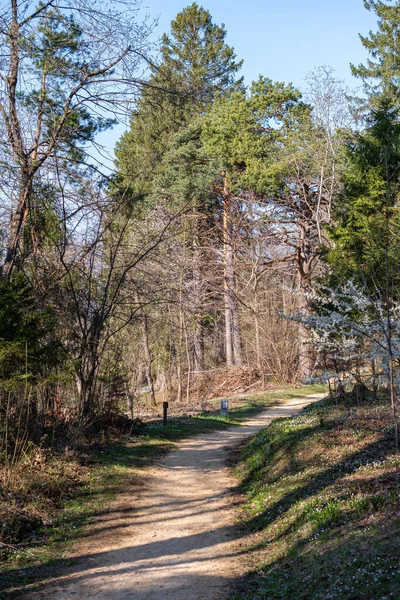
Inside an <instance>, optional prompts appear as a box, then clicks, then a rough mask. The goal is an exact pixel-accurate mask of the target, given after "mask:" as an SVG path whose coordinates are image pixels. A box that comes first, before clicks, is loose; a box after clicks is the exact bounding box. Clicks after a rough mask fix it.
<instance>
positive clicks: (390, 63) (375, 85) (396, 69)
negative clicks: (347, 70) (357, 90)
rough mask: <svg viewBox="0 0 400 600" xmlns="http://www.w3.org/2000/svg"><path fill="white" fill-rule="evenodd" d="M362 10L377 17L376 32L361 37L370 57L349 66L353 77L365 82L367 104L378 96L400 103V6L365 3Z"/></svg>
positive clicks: (390, 1) (390, 0)
mask: <svg viewBox="0 0 400 600" xmlns="http://www.w3.org/2000/svg"><path fill="white" fill-rule="evenodd" d="M364 6H365V8H366V9H367V10H370V11H373V12H374V13H375V14H376V15H377V17H378V31H377V32H376V33H373V32H370V33H369V36H362V35H360V39H361V43H362V45H363V46H364V48H366V49H367V50H368V52H369V54H370V55H371V58H369V59H368V60H367V62H366V64H365V65H364V64H360V65H358V66H355V65H351V70H352V73H353V75H355V76H356V77H359V78H360V79H362V80H363V82H364V87H365V91H366V92H367V94H368V96H369V99H370V101H372V102H374V99H376V97H377V96H379V95H384V96H385V97H387V98H391V99H392V100H393V102H395V103H398V102H399V101H400V2H399V0H386V1H382V0H365V1H364Z"/></svg>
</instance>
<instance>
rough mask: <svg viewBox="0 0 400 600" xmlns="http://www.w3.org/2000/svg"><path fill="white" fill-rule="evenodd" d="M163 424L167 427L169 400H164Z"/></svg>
mask: <svg viewBox="0 0 400 600" xmlns="http://www.w3.org/2000/svg"><path fill="white" fill-rule="evenodd" d="M162 406H163V425H164V427H165V425H166V424H167V420H168V415H167V412H168V402H163V405H162Z"/></svg>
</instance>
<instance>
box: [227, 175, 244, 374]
mask: <svg viewBox="0 0 400 600" xmlns="http://www.w3.org/2000/svg"><path fill="white" fill-rule="evenodd" d="M231 203H232V197H231V194H230V193H229V190H228V188H227V182H226V180H225V183H224V205H223V210H224V212H223V243H224V304H225V345H226V363H227V365H228V366H232V365H242V364H243V352H242V342H241V334H240V319H239V309H238V302H237V297H236V293H235V292H236V285H235V268H234V246H233V231H232V206H231Z"/></svg>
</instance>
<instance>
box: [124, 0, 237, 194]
mask: <svg viewBox="0 0 400 600" xmlns="http://www.w3.org/2000/svg"><path fill="white" fill-rule="evenodd" d="M225 37H226V31H225V29H224V28H223V27H220V26H218V25H215V24H214V23H213V22H212V19H211V15H210V13H209V12H208V11H206V10H204V9H203V8H201V7H199V6H198V5H197V4H196V3H194V4H192V5H191V6H189V7H187V8H185V9H183V11H181V12H180V13H179V14H178V15H177V16H176V18H175V20H173V21H172V23H171V34H170V35H169V36H168V35H164V36H163V38H162V44H161V49H160V54H161V61H160V64H158V65H154V66H153V67H152V68H151V76H150V79H149V81H148V84H147V85H146V86H145V87H144V90H143V93H142V96H141V98H140V100H139V102H138V104H137V107H136V109H135V110H134V112H133V113H132V117H131V123H130V129H129V131H128V132H127V133H125V134H124V135H123V136H122V138H121V140H120V141H119V143H118V144H117V148H116V157H117V170H118V173H119V175H120V178H121V183H122V185H125V186H129V187H130V188H131V189H132V191H133V192H136V193H137V192H140V193H142V192H143V191H144V192H148V191H150V190H151V189H152V182H153V180H154V175H157V174H159V173H160V172H161V173H162V172H163V166H162V160H163V158H164V155H165V153H166V152H167V151H168V150H169V148H170V144H171V139H172V138H173V136H174V135H175V134H176V133H177V132H178V131H179V129H180V128H185V127H186V126H187V125H188V122H189V120H190V119H192V118H193V117H195V116H196V115H198V114H200V113H201V112H202V111H204V109H205V108H206V107H207V106H209V105H210V103H211V102H212V101H213V100H214V97H215V96H216V95H226V94H228V93H229V92H230V91H231V90H232V89H235V88H237V87H238V86H240V84H241V80H239V81H237V80H236V79H235V75H236V73H237V71H238V70H239V69H240V66H241V62H236V60H235V58H236V57H235V54H234V51H233V49H232V48H230V47H229V46H227V45H226V43H225ZM164 164H165V163H164Z"/></svg>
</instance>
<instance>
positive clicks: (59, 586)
mask: <svg viewBox="0 0 400 600" xmlns="http://www.w3.org/2000/svg"><path fill="white" fill-rule="evenodd" d="M322 397H323V394H318V395H317V394H316V395H313V396H308V397H307V398H301V399H300V398H299V399H292V400H290V401H289V402H288V403H287V404H285V405H283V406H280V407H277V408H271V409H269V410H267V411H265V412H263V413H261V414H260V415H258V416H257V417H255V418H254V419H251V420H250V421H249V422H248V423H247V425H246V426H243V427H232V428H230V429H228V430H225V431H218V432H215V433H207V434H202V435H199V436H197V437H196V438H192V439H189V440H186V441H184V442H182V443H181V444H180V445H179V448H178V449H177V450H175V451H173V452H171V453H170V454H168V455H167V456H166V457H165V458H164V459H163V460H162V461H161V462H160V464H159V465H157V466H156V467H154V468H152V469H149V470H146V471H145V472H144V475H143V479H142V481H141V485H140V487H139V489H137V486H135V487H133V490H134V491H133V492H132V490H127V491H126V492H125V493H124V494H122V495H120V496H119V497H118V499H117V500H116V501H115V502H114V503H113V506H112V510H111V511H110V512H107V513H106V514H103V515H102V516H100V517H99V518H98V519H97V520H96V522H95V523H94V525H93V526H90V528H88V531H87V533H86V536H87V537H86V538H84V539H83V540H82V541H80V542H79V546H77V548H76V550H75V552H74V558H75V559H76V560H75V561H74V564H73V566H72V567H70V568H69V570H68V571H67V572H66V574H64V575H63V576H62V577H60V578H55V579H53V580H52V581H51V582H48V583H47V584H43V587H41V588H40V589H39V590H38V589H37V588H36V589H37V591H35V592H33V590H31V593H29V592H28V595H27V596H24V597H26V598H32V599H35V600H36V599H39V598H41V599H42V598H45V599H46V600H81V599H82V600H83V599H86V598H93V599H96V600H203V599H204V600H217V599H218V600H223V599H227V598H229V597H230V595H231V591H232V589H233V586H234V583H235V580H236V579H237V578H238V577H239V576H240V575H241V573H242V571H243V561H242V560H241V544H242V542H241V536H242V535H243V531H241V530H240V528H239V527H237V526H235V525H234V507H233V503H232V498H233V497H234V494H233V491H234V488H235V485H236V483H235V481H234V480H233V479H232V477H231V476H230V473H229V469H228V468H227V467H226V459H227V454H228V450H230V449H232V448H233V447H234V446H235V445H237V444H239V443H240V442H241V441H242V440H243V438H245V437H247V436H250V435H252V434H254V433H256V432H257V431H258V430H260V429H262V428H264V427H266V426H267V425H268V424H269V423H270V422H271V420H273V419H276V418H279V417H287V416H290V415H293V414H295V413H297V412H299V411H300V410H301V409H302V408H303V407H304V406H306V405H308V404H310V403H311V402H315V401H317V400H320V399H321V398H322Z"/></svg>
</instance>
